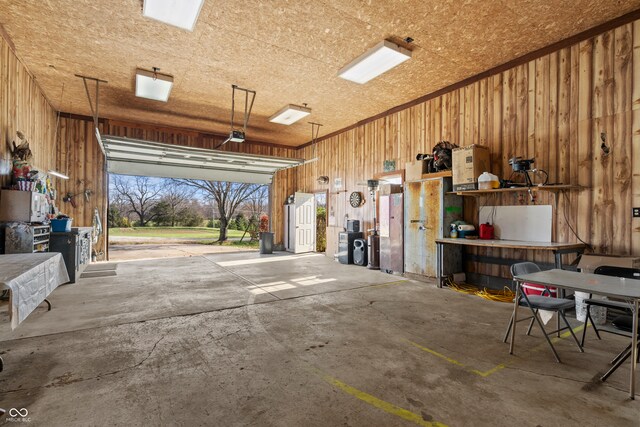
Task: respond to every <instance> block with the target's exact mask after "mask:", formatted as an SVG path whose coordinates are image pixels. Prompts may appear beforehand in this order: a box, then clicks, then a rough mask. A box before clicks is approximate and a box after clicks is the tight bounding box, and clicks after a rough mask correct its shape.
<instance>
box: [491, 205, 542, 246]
mask: <svg viewBox="0 0 640 427" xmlns="http://www.w3.org/2000/svg"><path fill="white" fill-rule="evenodd" d="M552 218H553V209H552V207H551V205H536V206H483V207H481V208H480V212H479V224H484V223H487V222H488V223H490V224H493V227H494V229H495V236H496V239H502V240H521V241H528V242H551V228H552Z"/></svg>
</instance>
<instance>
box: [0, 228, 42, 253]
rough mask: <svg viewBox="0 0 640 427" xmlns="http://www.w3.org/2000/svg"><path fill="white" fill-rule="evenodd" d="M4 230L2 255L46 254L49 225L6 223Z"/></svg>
mask: <svg viewBox="0 0 640 427" xmlns="http://www.w3.org/2000/svg"><path fill="white" fill-rule="evenodd" d="M3 228H4V253H6V254H25V253H34V252H48V250H49V230H50V228H49V225H35V224H28V223H24V222H8V223H5V224H3Z"/></svg>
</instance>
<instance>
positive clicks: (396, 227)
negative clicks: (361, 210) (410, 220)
mask: <svg viewBox="0 0 640 427" xmlns="http://www.w3.org/2000/svg"><path fill="white" fill-rule="evenodd" d="M378 200H379V203H378V206H379V209H380V271H384V272H385V273H390V274H393V273H396V274H400V273H402V272H403V271H404V254H403V251H404V247H403V246H404V245H403V234H404V218H403V216H404V213H403V211H404V202H403V200H404V199H403V194H402V193H394V194H383V195H380V196H379V197H378Z"/></svg>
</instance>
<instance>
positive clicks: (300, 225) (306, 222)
mask: <svg viewBox="0 0 640 427" xmlns="http://www.w3.org/2000/svg"><path fill="white" fill-rule="evenodd" d="M295 206H296V213H295V231H296V234H295V236H296V237H295V242H294V247H293V252H294V253H296V254H298V253H301V252H313V251H315V250H316V198H315V197H314V195H313V194H308V193H296V194H295Z"/></svg>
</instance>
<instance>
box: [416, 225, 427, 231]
mask: <svg viewBox="0 0 640 427" xmlns="http://www.w3.org/2000/svg"><path fill="white" fill-rule="evenodd" d="M426 229H427V228H426V227H425V226H424V225H421V226H420V227H418V230H426Z"/></svg>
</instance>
